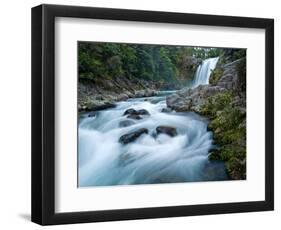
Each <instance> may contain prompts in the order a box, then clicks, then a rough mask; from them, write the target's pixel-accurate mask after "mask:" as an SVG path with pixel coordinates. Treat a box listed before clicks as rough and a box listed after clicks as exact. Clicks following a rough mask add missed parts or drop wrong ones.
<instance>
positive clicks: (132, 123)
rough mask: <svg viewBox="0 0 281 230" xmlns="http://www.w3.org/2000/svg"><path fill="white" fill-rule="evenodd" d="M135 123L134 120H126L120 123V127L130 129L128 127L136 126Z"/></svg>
mask: <svg viewBox="0 0 281 230" xmlns="http://www.w3.org/2000/svg"><path fill="white" fill-rule="evenodd" d="M134 124H135V122H134V121H132V120H124V121H120V122H119V127H121V128H122V127H128V126H131V125H134Z"/></svg>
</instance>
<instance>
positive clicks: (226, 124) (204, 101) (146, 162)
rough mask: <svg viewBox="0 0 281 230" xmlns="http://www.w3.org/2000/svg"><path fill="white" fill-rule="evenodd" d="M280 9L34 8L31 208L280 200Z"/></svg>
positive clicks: (120, 212)
mask: <svg viewBox="0 0 281 230" xmlns="http://www.w3.org/2000/svg"><path fill="white" fill-rule="evenodd" d="M273 154H274V21H273V19H262V18H246V17H230V16H215V15H201V14H184V13H171V12H152V11H138V10H125V9H108V8H92V7H76V6H58V5H40V6H37V7H34V8H33V9H32V221H33V222H36V223H38V224H41V225H51V224H68V223H82V222H98V221H113V220H129V219H142V218H161V217H176V216H192V215H205V214H221V213H236V212H250V211H267V210H273V207H274V175H273V172H274V163H273V157H274V156H273Z"/></svg>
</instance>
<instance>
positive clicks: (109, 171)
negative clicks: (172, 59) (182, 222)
mask: <svg viewBox="0 0 281 230" xmlns="http://www.w3.org/2000/svg"><path fill="white" fill-rule="evenodd" d="M169 93H170V92H169ZM130 108H133V109H145V110H146V111H148V112H149V115H146V116H142V119H139V120H132V119H128V118H127V117H126V116H124V115H123V114H124V112H125V111H126V110H127V109H130ZM165 108H166V101H165V94H164V93H162V95H161V96H158V97H150V98H138V99H130V100H128V101H126V102H119V103H117V106H116V107H115V108H111V109H107V110H103V111H98V112H95V113H94V114H87V113H86V114H83V115H81V117H80V121H79V163H78V164H79V170H78V175H79V186H80V187H84V186H106V185H131V184H153V183H174V182H187V181H189V182H191V181H212V180H216V181H217V180H225V179H226V174H225V168H224V164H223V163H221V162H210V161H209V160H208V154H209V151H210V149H211V148H212V132H209V131H208V130H207V121H206V120H205V119H204V118H202V117H200V116H198V115H197V114H195V113H191V112H189V113H176V112H172V111H163V109H164V110H165ZM125 120H131V121H132V122H131V125H130V126H127V127H120V122H121V123H122V121H125ZM158 126H169V127H174V128H176V131H177V135H175V136H169V135H167V134H164V133H160V134H156V131H155V130H156V128H157V127H158ZM141 128H146V129H147V130H148V133H143V134H142V135H141V136H140V137H138V138H137V139H136V140H134V141H133V142H130V143H128V144H123V143H120V141H119V139H120V137H121V136H123V135H125V134H128V133H132V132H134V131H137V130H139V129H141Z"/></svg>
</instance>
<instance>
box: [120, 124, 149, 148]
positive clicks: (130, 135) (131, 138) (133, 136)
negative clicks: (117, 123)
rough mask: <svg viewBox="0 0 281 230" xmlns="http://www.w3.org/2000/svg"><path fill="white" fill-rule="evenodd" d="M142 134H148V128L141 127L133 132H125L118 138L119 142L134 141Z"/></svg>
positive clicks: (127, 142)
mask: <svg viewBox="0 0 281 230" xmlns="http://www.w3.org/2000/svg"><path fill="white" fill-rule="evenodd" d="M142 134H148V129H146V128H141V129H138V130H136V131H134V132H131V133H128V134H125V135H123V136H121V137H120V138H119V142H120V143H122V144H124V145H125V144H129V143H131V142H133V141H135V140H136V139H138V138H139V137H140V136H141V135H142Z"/></svg>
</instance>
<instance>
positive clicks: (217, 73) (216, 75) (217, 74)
mask: <svg viewBox="0 0 281 230" xmlns="http://www.w3.org/2000/svg"><path fill="white" fill-rule="evenodd" d="M222 75H223V69H222V68H221V67H217V68H215V69H214V70H213V71H212V73H211V76H210V80H209V83H210V84H211V85H216V84H217V83H218V81H219V80H220V79H221V77H222Z"/></svg>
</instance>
